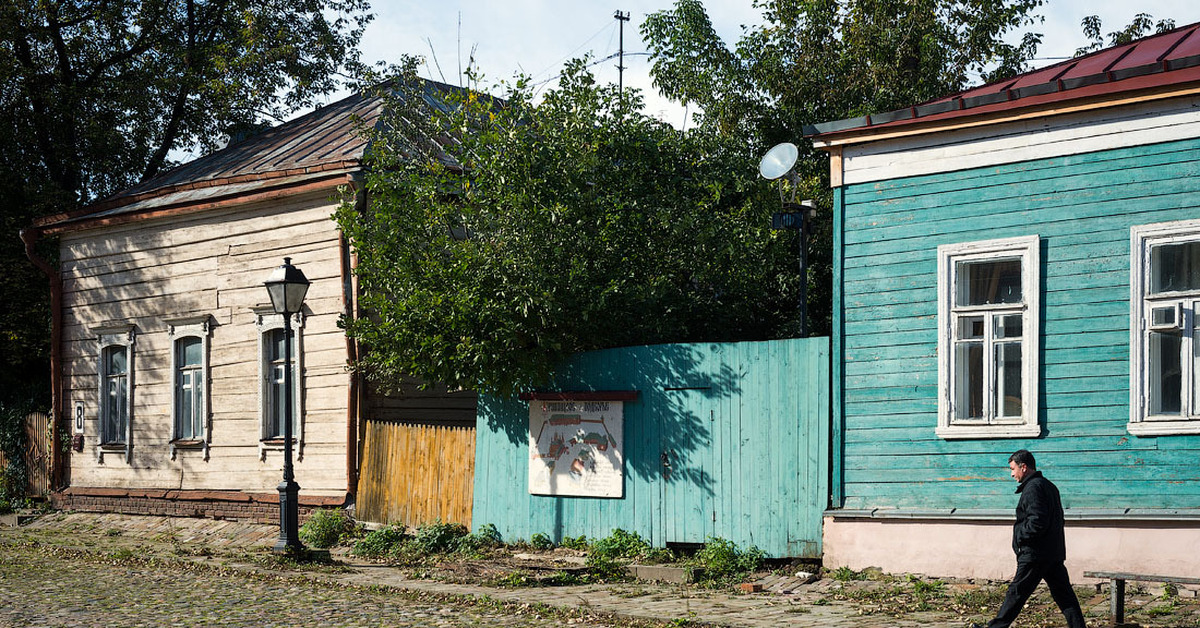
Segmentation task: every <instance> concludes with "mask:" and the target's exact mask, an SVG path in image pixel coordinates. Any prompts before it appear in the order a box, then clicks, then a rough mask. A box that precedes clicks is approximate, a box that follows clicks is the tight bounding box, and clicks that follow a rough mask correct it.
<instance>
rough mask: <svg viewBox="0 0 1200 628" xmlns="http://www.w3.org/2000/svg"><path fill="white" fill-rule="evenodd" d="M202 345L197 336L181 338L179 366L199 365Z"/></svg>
mask: <svg viewBox="0 0 1200 628" xmlns="http://www.w3.org/2000/svg"><path fill="white" fill-rule="evenodd" d="M203 348H204V345H203V343H201V342H200V339H199V338H195V337H191V338H181V339H180V340H179V358H178V360H179V362H178V363H179V365H180V366H200V362H201V360H202V358H203V356H202V355H201V352H202V351H203Z"/></svg>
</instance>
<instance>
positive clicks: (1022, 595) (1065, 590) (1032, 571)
mask: <svg viewBox="0 0 1200 628" xmlns="http://www.w3.org/2000/svg"><path fill="white" fill-rule="evenodd" d="M1042 580H1045V581H1046V586H1047V587H1050V595H1051V596H1052V597H1053V598H1054V603H1055V604H1058V609H1059V610H1061V611H1062V614H1063V616H1064V617H1066V618H1067V628H1087V625H1086V624H1085V623H1084V622H1083V611H1082V610H1080V608H1079V599H1078V598H1076V597H1075V590H1074V589H1072V588H1071V581H1070V579H1069V578H1067V568H1066V567H1065V566H1063V564H1062V561H1050V562H1047V561H1040V560H1028V559H1021V558H1018V559H1017V575H1015V576H1013V579H1012V582H1011V583H1009V585H1008V593H1007V594H1006V595H1005V596H1004V604H1001V605H1000V612H999V613H997V614H996V618H995V619H993V620H992V623H990V624H988V628H1008V626H1009V624H1012V623H1013V620H1015V619H1016V618H1017V614H1018V613H1020V612H1021V609H1022V608H1024V607H1025V602H1026V601H1027V600H1029V596H1031V595H1033V590H1034V589H1036V588H1037V585H1038V583H1039V582H1041V581H1042Z"/></svg>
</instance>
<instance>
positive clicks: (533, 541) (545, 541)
mask: <svg viewBox="0 0 1200 628" xmlns="http://www.w3.org/2000/svg"><path fill="white" fill-rule="evenodd" d="M529 546H530V547H532V548H534V549H540V550H548V549H554V541H551V540H550V537H548V536H546V535H545V534H542V533H541V532H534V533H533V536H530V537H529Z"/></svg>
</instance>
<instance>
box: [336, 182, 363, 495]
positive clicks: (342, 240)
mask: <svg viewBox="0 0 1200 628" xmlns="http://www.w3.org/2000/svg"><path fill="white" fill-rule="evenodd" d="M363 179H364V176H363V173H362V172H361V171H358V172H354V173H352V174H348V175H346V180H347V182H348V183H349V184H350V188H351V189H352V190H354V208H355V210H356V211H358V212H360V213H361V212H363V211H364V210H365V209H366V206H367V190H366V188H365V186H364V185H363ZM338 252H339V257H340V258H341V261H342V312H343V314H344V315H345V317H346V318H347V319H348V320H355V319H357V318H358V289H357V288H358V286H357V282H356V281H355V279H354V269H355V268H356V267H357V266H358V258H357V256H356V255H355V254H354V253H353V252H352V251H351V249H350V243H349V241H348V240H347V239H346V236H345V234H341V235H339V237H338ZM358 353H359V351H358V341H357V340H355V339H354V338H351V337H350V335H349V334H347V335H346V358H347V360H348V361H349V363H351V364H353V363H354V362H356V361H357V360H358ZM361 380H362V377H361V376H360V375H359V374H358V373H357V372H355V371H351V372H350V385H349V386H348V387H347V391H346V493H347V496H348V498H349V499H351V500H357V496H358V465H359V454H360V453H361V451H360V447H359V442H358V425H359V422H360V421H361V420H362V403H361V401H362V381H361Z"/></svg>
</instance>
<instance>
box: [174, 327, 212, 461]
mask: <svg viewBox="0 0 1200 628" xmlns="http://www.w3.org/2000/svg"><path fill="white" fill-rule="evenodd" d="M209 328H210V325H209V317H208V316H207V315H205V316H202V317H197V318H183V319H174V320H168V321H167V329H168V332H169V336H170V338H171V375H172V380H173V387H172V388H173V395H172V405H171V417H172V431H171V445H172V447H171V453H172V456H174V454H175V450H176V448H177V447H195V446H202V447H205V448H206V449H207V444H208V429H209V427H208V417H209V413H208V382H209V376H208V336H209Z"/></svg>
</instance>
